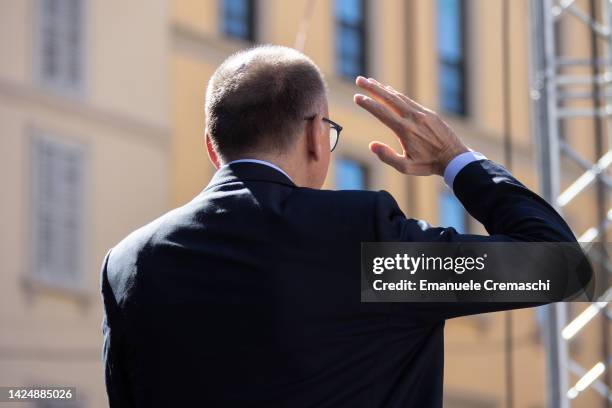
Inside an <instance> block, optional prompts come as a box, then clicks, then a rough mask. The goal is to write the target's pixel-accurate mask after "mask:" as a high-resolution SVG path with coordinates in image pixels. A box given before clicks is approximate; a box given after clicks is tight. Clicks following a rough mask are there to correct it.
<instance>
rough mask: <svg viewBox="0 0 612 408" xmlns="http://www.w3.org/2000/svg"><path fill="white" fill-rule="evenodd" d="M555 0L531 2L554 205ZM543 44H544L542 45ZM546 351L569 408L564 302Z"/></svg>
mask: <svg viewBox="0 0 612 408" xmlns="http://www.w3.org/2000/svg"><path fill="white" fill-rule="evenodd" d="M552 11H553V2H552V0H532V1H531V13H532V16H531V17H532V18H531V23H532V24H531V30H532V32H531V35H532V39H533V42H532V84H533V89H532V98H533V99H534V106H533V107H534V112H535V117H534V118H533V123H534V132H535V133H534V135H535V137H536V140H538V144H537V146H538V156H539V157H538V158H539V164H540V171H539V175H540V188H541V191H542V194H543V196H544V198H545V199H546V200H548V202H550V203H554V202H555V199H556V197H557V196H558V195H559V189H560V186H559V182H560V165H559V158H560V154H561V150H560V145H559V123H558V115H557V89H556V83H555V77H556V44H555V21H554V16H553V14H552ZM540 41H542V42H540ZM546 314H547V317H548V318H547V321H546V326H547V327H546V334H545V342H546V345H547V347H546V352H547V366H548V370H547V371H548V406H549V407H550V408H569V406H570V404H569V399H568V398H567V397H566V395H565V393H566V392H567V390H568V388H569V387H568V374H567V370H566V367H567V365H568V364H567V360H568V353H567V343H566V342H565V341H563V339H562V338H561V330H562V328H563V327H564V326H565V321H566V316H567V308H566V305H565V304H564V303H556V304H554V305H549V306H546Z"/></svg>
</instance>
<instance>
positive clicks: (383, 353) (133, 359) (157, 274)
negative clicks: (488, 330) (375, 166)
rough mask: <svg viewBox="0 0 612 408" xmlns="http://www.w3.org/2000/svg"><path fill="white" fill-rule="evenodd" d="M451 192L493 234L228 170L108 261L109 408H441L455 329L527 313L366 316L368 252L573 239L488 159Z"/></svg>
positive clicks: (377, 310)
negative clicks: (472, 318)
mask: <svg viewBox="0 0 612 408" xmlns="http://www.w3.org/2000/svg"><path fill="white" fill-rule="evenodd" d="M454 191H455V194H456V195H457V197H458V198H459V200H461V202H462V203H463V205H464V206H465V208H466V209H467V211H469V213H470V214H471V215H472V216H474V217H475V218H476V219H477V220H478V221H480V222H481V223H482V224H484V226H485V227H486V229H487V231H488V232H489V234H491V235H490V236H488V237H487V236H477V235H461V234H459V233H457V232H456V231H455V230H454V229H453V228H433V227H430V226H429V225H427V224H426V223H424V222H422V221H417V220H414V219H410V218H406V217H405V216H404V214H403V213H402V211H401V210H400V209H399V207H398V206H397V204H396V202H395V200H394V199H393V198H392V197H391V195H390V194H389V193H387V192H384V191H381V192H370V191H325V190H312V189H309V188H300V187H296V186H295V185H294V184H293V183H292V182H291V181H290V180H289V179H288V178H287V177H285V176H284V175H283V174H281V173H280V172H278V171H276V170H274V169H272V168H269V167H267V166H264V165H261V164H253V163H238V164H233V165H230V166H228V167H225V168H222V169H221V170H220V171H218V172H217V173H216V174H215V176H214V177H213V179H212V181H211V182H210V184H209V185H208V187H206V189H205V190H204V191H202V193H200V194H199V195H198V196H197V197H195V198H194V199H193V200H192V201H191V202H189V203H188V204H186V205H184V206H182V207H180V208H177V209H175V210H173V211H170V212H169V213H167V214H166V215H164V216H162V217H161V218H159V219H157V220H155V221H153V222H152V223H150V224H148V225H146V226H145V227H142V228H141V229H139V230H137V231H135V232H133V233H132V234H131V235H129V236H128V237H127V238H126V239H124V240H123V241H122V242H121V243H119V244H118V245H117V246H115V247H114V248H113V249H112V250H111V251H110V252H109V254H108V255H107V257H106V259H105V262H104V266H103V270H102V295H103V298H104V306H105V312H106V317H105V320H104V324H103V331H104V361H105V365H106V384H107V391H108V396H109V400H110V405H111V406H112V407H147V408H152V407H164V408H165V407H175V406H176V407H178V406H181V407H233V406H235V407H248V406H257V407H291V408H295V407H338V406H343V407H353V408H354V407H440V406H442V378H443V365H444V354H443V352H444V346H443V328H444V321H445V319H448V318H452V317H457V316H463V315H468V314H473V313H481V312H487V311H493V310H501V309H504V308H508V309H509V308H514V307H517V305H516V304H506V305H499V304H497V305H496V304H478V303H471V304H470V303H465V304H456V303H361V302H360V243H361V242H371V241H465V240H482V241H490V240H497V241H507V240H524V241H562V242H568V241H574V240H575V239H574V236H573V234H572V232H571V231H570V229H569V228H568V226H567V225H566V224H565V222H564V221H563V219H562V218H561V217H560V216H559V215H558V214H557V213H556V212H555V211H554V210H553V209H552V208H551V207H550V206H549V205H548V204H547V203H546V202H545V201H544V200H543V199H541V198H540V197H538V196H537V195H536V194H534V193H533V192H531V191H529V190H528V189H527V188H526V187H524V186H523V185H522V184H521V183H519V182H518V181H517V180H516V179H514V178H513V177H512V176H511V175H510V174H509V173H508V172H507V171H506V170H504V169H503V168H502V167H501V166H498V165H496V164H494V163H493V162H491V161H487V160H484V161H479V162H473V163H471V164H469V165H467V166H466V167H465V168H464V169H462V170H461V171H460V172H459V174H458V175H457V177H456V179H455V182H454ZM467 369H468V368H467V367H466V370H467Z"/></svg>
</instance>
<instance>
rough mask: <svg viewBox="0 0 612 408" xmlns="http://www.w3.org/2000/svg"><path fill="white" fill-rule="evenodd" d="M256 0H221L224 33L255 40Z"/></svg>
mask: <svg viewBox="0 0 612 408" xmlns="http://www.w3.org/2000/svg"><path fill="white" fill-rule="evenodd" d="M254 3H255V0H221V23H222V30H223V33H224V34H225V35H227V36H229V37H234V38H239V39H241V40H246V41H255V4H254Z"/></svg>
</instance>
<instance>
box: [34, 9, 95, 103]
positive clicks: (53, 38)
mask: <svg viewBox="0 0 612 408" xmlns="http://www.w3.org/2000/svg"><path fill="white" fill-rule="evenodd" d="M37 1H38V3H37V4H38V16H39V24H38V25H37V27H38V35H37V38H38V40H37V44H38V49H37V59H36V60H37V64H36V66H37V69H38V79H39V80H40V82H41V83H42V84H43V85H45V86H48V87H51V88H53V89H55V90H57V91H61V92H65V93H78V92H80V91H81V90H82V87H83V83H84V78H83V71H84V69H83V65H84V64H83V47H84V44H83V42H84V41H83V35H84V33H83V14H84V10H83V1H84V0H37Z"/></svg>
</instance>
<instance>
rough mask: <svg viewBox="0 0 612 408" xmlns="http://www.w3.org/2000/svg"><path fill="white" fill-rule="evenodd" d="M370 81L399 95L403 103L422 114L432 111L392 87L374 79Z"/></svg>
mask: <svg viewBox="0 0 612 408" xmlns="http://www.w3.org/2000/svg"><path fill="white" fill-rule="evenodd" d="M368 80H369V81H374V82H375V83H377V84H378V85H379V86H381V87H384V88H385V89H387V90H388V91H389V92H392V93H394V94H395V95H397V97H398V98H400V99H401V100H402V101H404V102H405V103H406V104H407V105H408V106H409V107H411V108H412V109H415V110H416V111H418V112H420V113H425V112H429V111H430V110H429V109H427V108H426V107H425V106H423V105H421V104H420V103H418V102H416V101H414V100H412V99H410V98H409V97H408V96H406V95H404V94H403V93H401V92H399V91H398V90H396V89H395V88H393V87H392V86H391V85H383V84H381V83H380V82H378V81H377V80H376V79H374V78H368Z"/></svg>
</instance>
